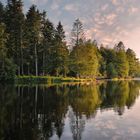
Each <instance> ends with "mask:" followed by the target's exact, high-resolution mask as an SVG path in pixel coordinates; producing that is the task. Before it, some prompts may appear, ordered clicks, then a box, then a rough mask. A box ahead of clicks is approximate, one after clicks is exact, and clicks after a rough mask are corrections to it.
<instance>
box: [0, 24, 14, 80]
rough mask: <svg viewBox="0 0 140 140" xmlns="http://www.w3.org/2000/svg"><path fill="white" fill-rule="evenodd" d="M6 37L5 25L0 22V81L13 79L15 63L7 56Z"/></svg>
mask: <svg viewBox="0 0 140 140" xmlns="http://www.w3.org/2000/svg"><path fill="white" fill-rule="evenodd" d="M7 37H8V35H7V33H6V32H5V25H4V24H0V81H5V80H6V81H7V80H13V79H14V76H15V65H14V64H13V63H12V61H11V60H10V59H9V58H7V48H6V40H7Z"/></svg>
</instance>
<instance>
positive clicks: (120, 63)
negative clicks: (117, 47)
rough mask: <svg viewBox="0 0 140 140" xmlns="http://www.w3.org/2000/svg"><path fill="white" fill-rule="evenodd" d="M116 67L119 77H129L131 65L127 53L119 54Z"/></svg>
mask: <svg viewBox="0 0 140 140" xmlns="http://www.w3.org/2000/svg"><path fill="white" fill-rule="evenodd" d="M116 67H117V72H118V76H119V77H127V76H128V72H129V64H128V60H127V57H126V53H125V51H119V52H117V60H116Z"/></svg>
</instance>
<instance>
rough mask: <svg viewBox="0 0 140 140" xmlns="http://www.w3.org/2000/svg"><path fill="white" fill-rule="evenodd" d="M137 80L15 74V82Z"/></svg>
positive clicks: (50, 82)
mask: <svg viewBox="0 0 140 140" xmlns="http://www.w3.org/2000/svg"><path fill="white" fill-rule="evenodd" d="M125 80H137V78H132V77H129V78H103V77H102V78H87V79H86V78H75V77H55V76H16V78H15V80H14V82H15V83H16V84H26V83H31V84H32V83H33V84H34V83H35V84H53V83H83V82H84V83H85V82H98V81H125Z"/></svg>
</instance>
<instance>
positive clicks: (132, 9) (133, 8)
mask: <svg viewBox="0 0 140 140" xmlns="http://www.w3.org/2000/svg"><path fill="white" fill-rule="evenodd" d="M139 11H140V10H139V8H137V7H130V8H129V9H128V13H129V15H133V14H136V13H138V12H139Z"/></svg>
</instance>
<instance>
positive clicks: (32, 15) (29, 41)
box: [25, 5, 41, 76]
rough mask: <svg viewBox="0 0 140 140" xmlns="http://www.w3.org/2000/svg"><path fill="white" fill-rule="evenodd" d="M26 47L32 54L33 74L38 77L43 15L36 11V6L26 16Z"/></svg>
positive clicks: (30, 62)
mask: <svg viewBox="0 0 140 140" xmlns="http://www.w3.org/2000/svg"><path fill="white" fill-rule="evenodd" d="M26 18H27V19H26V23H25V24H26V27H25V28H26V29H25V33H26V35H25V36H26V37H25V38H26V39H25V42H26V45H27V47H28V49H29V52H30V60H29V64H30V66H31V67H34V68H35V71H34V69H32V68H31V67H30V71H31V73H34V74H35V75H36V76H38V47H39V45H40V38H41V13H40V12H39V11H38V10H37V9H36V6H35V5H32V6H31V7H30V9H29V11H28V13H27V15H26Z"/></svg>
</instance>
